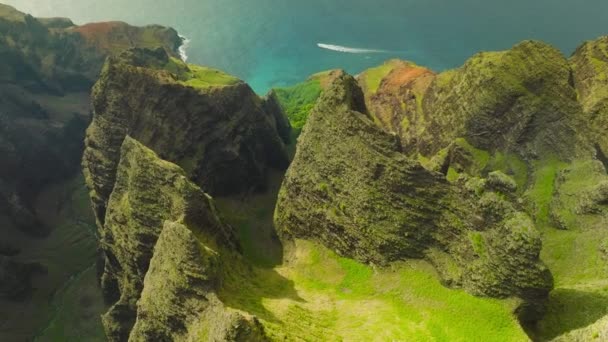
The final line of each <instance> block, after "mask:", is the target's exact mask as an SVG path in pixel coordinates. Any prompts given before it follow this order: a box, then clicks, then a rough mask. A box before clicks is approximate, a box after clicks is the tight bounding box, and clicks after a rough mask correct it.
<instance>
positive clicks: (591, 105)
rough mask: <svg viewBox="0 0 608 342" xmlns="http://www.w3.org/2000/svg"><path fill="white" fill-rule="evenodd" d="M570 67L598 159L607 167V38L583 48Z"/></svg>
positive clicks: (573, 58) (571, 60)
mask: <svg viewBox="0 0 608 342" xmlns="http://www.w3.org/2000/svg"><path fill="white" fill-rule="evenodd" d="M570 65H571V67H572V78H573V81H574V86H575V87H576V90H577V93H578V96H579V101H580V102H581V104H582V106H583V110H584V111H585V119H586V120H588V122H589V127H590V128H591V130H592V137H591V139H592V140H593V143H594V144H595V145H596V149H597V152H598V159H601V160H602V162H603V163H604V165H608V159H606V156H608V137H607V135H606V132H607V131H608V36H605V37H601V38H599V39H597V40H594V41H589V42H586V43H584V44H583V45H581V46H580V47H579V48H578V49H577V50H576V52H574V54H573V55H572V57H571V58H570Z"/></svg>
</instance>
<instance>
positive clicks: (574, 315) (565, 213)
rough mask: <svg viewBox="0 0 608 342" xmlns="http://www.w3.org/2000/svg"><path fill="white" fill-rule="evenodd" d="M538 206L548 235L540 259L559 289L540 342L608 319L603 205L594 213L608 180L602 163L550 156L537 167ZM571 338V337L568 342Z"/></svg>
mask: <svg viewBox="0 0 608 342" xmlns="http://www.w3.org/2000/svg"><path fill="white" fill-rule="evenodd" d="M534 168H535V173H534V181H533V186H532V188H531V189H530V191H529V192H528V193H527V196H528V198H529V200H530V202H532V204H534V208H535V213H536V215H537V221H538V222H539V226H540V228H541V233H542V237H543V250H542V252H541V258H542V259H543V261H544V262H545V263H546V264H547V266H548V267H549V268H550V269H551V271H552V272H553V275H554V277H555V287H556V288H555V290H554V291H553V292H552V293H551V296H550V300H549V307H548V312H547V314H546V316H545V317H544V318H543V320H541V321H540V322H539V324H538V327H537V329H536V331H535V332H534V333H535V334H536V336H537V338H538V339H539V340H541V341H546V340H550V339H552V338H554V337H557V336H559V335H562V334H564V333H567V332H568V331H571V330H573V329H579V328H584V327H586V326H588V325H590V324H592V323H594V322H595V321H597V320H598V319H600V318H602V317H603V316H607V315H608V280H607V278H606V274H608V265H607V264H606V254H605V252H604V251H605V246H604V244H605V243H606V241H608V232H606V230H605V226H604V223H603V222H604V219H603V217H602V215H597V213H598V210H599V211H600V212H601V210H604V209H602V208H601V205H600V207H597V208H594V209H593V210H592V211H591V212H588V213H587V212H585V210H588V209H589V202H588V201H589V200H590V199H592V198H593V197H594V196H592V195H593V193H594V192H593V191H594V190H595V189H596V188H597V187H598V185H601V184H602V181H604V180H605V179H606V175H605V171H604V169H603V167H602V166H601V165H600V164H599V162H598V161H592V160H583V161H581V160H576V161H574V162H572V163H570V164H566V163H563V162H560V161H558V160H557V159H555V158H549V159H545V160H542V161H539V162H537V163H535V164H534ZM566 340H567V339H566Z"/></svg>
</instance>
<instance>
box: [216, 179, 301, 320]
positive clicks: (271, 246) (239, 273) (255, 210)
mask: <svg viewBox="0 0 608 342" xmlns="http://www.w3.org/2000/svg"><path fill="white" fill-rule="evenodd" d="M282 181H283V173H282V172H278V171H275V172H272V173H271V175H270V177H269V181H268V187H267V189H266V191H264V192H262V193H249V194H244V195H240V196H231V197H221V198H215V203H216V205H217V207H218V209H219V212H220V215H221V216H222V217H223V219H224V220H225V221H226V222H227V223H229V224H230V225H231V226H232V227H233V228H234V230H235V232H236V234H237V237H238V239H239V243H240V244H241V248H242V254H243V257H244V258H242V259H244V260H242V259H241V258H239V259H241V260H234V262H231V265H230V267H229V269H228V270H225V274H224V284H223V286H222V291H220V294H219V295H220V297H221V300H222V302H224V304H226V305H227V306H229V307H231V308H234V309H239V310H242V311H245V312H248V313H250V314H253V315H256V316H257V317H258V318H260V319H263V320H265V321H269V322H274V323H278V322H280V320H279V319H278V318H277V317H276V316H275V315H274V314H273V313H272V312H270V311H269V310H267V309H266V307H265V306H264V301H266V300H273V301H274V300H278V301H281V300H285V301H293V302H304V300H303V299H302V298H301V297H300V296H299V295H298V293H297V291H296V289H295V287H294V282H293V281H292V280H290V279H287V278H285V277H284V276H282V275H281V274H279V273H278V272H277V270H276V269H275V268H274V267H276V266H279V265H281V264H283V258H284V255H283V254H284V248H283V244H282V243H281V240H280V239H279V237H278V236H277V232H276V228H275V226H274V220H273V216H274V208H275V205H276V201H277V195H278V193H279V189H280V187H281V183H282Z"/></svg>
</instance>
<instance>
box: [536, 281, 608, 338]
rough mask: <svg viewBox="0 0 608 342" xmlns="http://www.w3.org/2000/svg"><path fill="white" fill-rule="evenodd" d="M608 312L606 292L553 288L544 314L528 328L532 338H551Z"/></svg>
mask: <svg viewBox="0 0 608 342" xmlns="http://www.w3.org/2000/svg"><path fill="white" fill-rule="evenodd" d="M606 315H608V293H606V292H604V293H598V292H586V291H580V290H574V289H556V290H554V291H553V292H552V293H551V296H550V300H549V304H548V311H547V315H546V316H545V317H544V318H543V320H542V321H540V322H538V324H537V326H536V327H534V328H532V329H530V332H531V333H530V335H531V336H532V338H533V339H534V341H550V340H552V339H554V338H555V337H557V336H560V335H562V334H565V333H567V332H569V331H572V330H576V329H579V328H584V327H586V326H588V325H590V324H593V323H595V322H596V321H597V320H599V319H601V318H602V317H604V316H606Z"/></svg>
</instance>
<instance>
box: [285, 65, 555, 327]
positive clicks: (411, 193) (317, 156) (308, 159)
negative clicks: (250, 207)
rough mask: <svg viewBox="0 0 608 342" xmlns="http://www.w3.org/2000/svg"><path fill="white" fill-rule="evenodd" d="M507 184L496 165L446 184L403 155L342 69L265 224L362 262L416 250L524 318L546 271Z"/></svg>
mask: <svg viewBox="0 0 608 342" xmlns="http://www.w3.org/2000/svg"><path fill="white" fill-rule="evenodd" d="M514 187H516V185H515V182H514V181H513V180H511V179H510V178H509V177H508V176H506V175H504V174H493V175H492V176H491V177H489V178H488V180H484V179H479V178H471V179H468V178H466V177H463V178H461V179H460V180H459V182H458V183H455V184H450V183H449V182H447V181H446V180H445V177H444V176H443V175H442V174H441V173H438V172H433V171H429V170H427V169H426V168H424V167H423V166H421V165H420V164H419V163H418V162H417V161H415V160H412V159H410V158H408V157H407V156H406V155H405V154H404V153H402V151H401V145H400V143H399V139H398V137H397V136H396V135H392V134H389V133H386V132H384V131H383V130H382V129H381V128H380V127H378V126H377V125H376V124H375V123H374V121H373V119H372V117H371V116H370V115H369V113H368V112H367V108H366V107H365V103H364V96H363V93H362V91H361V89H360V88H359V86H358V85H357V83H356V81H355V80H354V79H353V78H352V77H350V76H348V75H346V74H343V75H342V76H341V77H338V78H336V80H335V81H334V83H333V84H332V85H331V86H330V87H329V88H328V89H327V90H325V92H324V93H323V94H322V95H321V98H320V100H319V102H318V103H317V105H316V106H315V108H314V109H313V111H312V112H311V114H310V117H309V118H308V122H307V124H306V126H305V127H304V130H303V132H302V135H301V136H300V138H299V141H298V149H297V152H296V155H295V158H294V160H293V162H292V164H291V166H290V168H289V170H288V171H287V174H286V176H285V180H284V182H283V186H282V188H281V191H280V193H279V198H278V202H277V207H276V212H275V223H276V226H277V228H278V230H279V233H280V234H281V236H282V238H283V239H290V238H304V239H312V240H316V241H319V242H321V243H323V244H324V245H326V246H327V247H329V248H332V249H333V250H336V251H338V252H339V253H340V254H342V255H345V256H348V257H353V258H356V259H358V260H361V261H364V262H368V263H375V264H381V265H382V264H387V263H389V262H391V261H396V260H402V259H405V258H412V257H419V258H420V257H426V258H428V259H429V260H430V261H431V262H433V263H434V264H435V265H436V267H437V269H438V270H439V272H440V274H441V275H442V278H443V280H444V282H445V283H446V284H448V285H452V286H462V287H464V288H465V289H466V290H467V291H469V292H471V293H474V294H477V295H488V296H494V297H500V298H505V297H510V296H517V297H520V298H522V299H523V301H524V304H523V305H522V306H521V307H520V311H519V316H520V318H521V319H523V320H532V319H534V318H538V317H539V315H540V314H541V313H542V308H543V302H544V301H545V300H546V298H547V295H548V292H549V291H550V289H551V288H552V278H551V274H550V272H549V271H548V270H547V268H546V267H545V266H544V265H543V264H542V262H540V260H539V253H540V248H541V240H540V234H539V233H538V232H537V231H536V228H535V226H534V223H533V221H532V220H531V219H530V218H529V216H528V215H527V214H525V213H523V212H522V211H521V210H520V209H519V208H518V206H517V205H516V204H514V203H513V202H512V201H511V200H510V198H512V196H511V195H510V192H512V191H514V189H513V188H514Z"/></svg>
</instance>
